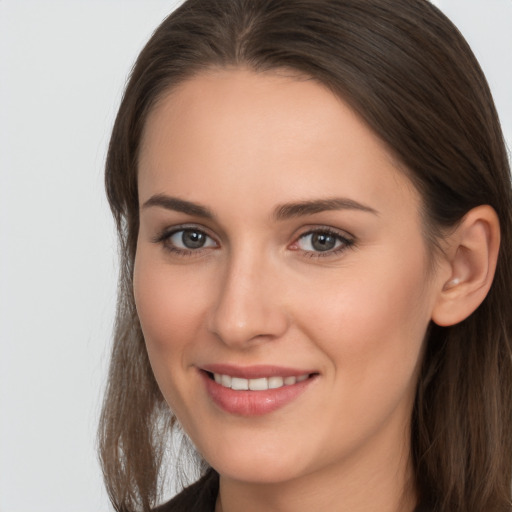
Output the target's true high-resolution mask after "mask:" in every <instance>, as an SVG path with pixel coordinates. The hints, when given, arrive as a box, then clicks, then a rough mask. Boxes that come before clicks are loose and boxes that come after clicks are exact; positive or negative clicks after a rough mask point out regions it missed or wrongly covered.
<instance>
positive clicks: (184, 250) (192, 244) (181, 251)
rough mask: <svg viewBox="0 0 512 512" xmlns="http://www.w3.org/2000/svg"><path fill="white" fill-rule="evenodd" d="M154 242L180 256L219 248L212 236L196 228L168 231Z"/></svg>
mask: <svg viewBox="0 0 512 512" xmlns="http://www.w3.org/2000/svg"><path fill="white" fill-rule="evenodd" d="M154 241H155V242H156V243H161V244H163V246H164V248H165V249H166V250H168V251H170V252H174V253H177V254H178V255H188V254H191V253H192V252H200V251H201V250H202V249H207V248H210V247H218V244H217V242H216V241H215V240H214V239H213V238H212V237H211V236H209V235H207V234H206V233H205V232H204V231H202V230H201V229H198V228H194V227H190V228H180V229H177V228H175V229H173V230H166V231H164V232H163V233H162V234H161V235H160V236H158V237H157V238H156V239H155V240H154Z"/></svg>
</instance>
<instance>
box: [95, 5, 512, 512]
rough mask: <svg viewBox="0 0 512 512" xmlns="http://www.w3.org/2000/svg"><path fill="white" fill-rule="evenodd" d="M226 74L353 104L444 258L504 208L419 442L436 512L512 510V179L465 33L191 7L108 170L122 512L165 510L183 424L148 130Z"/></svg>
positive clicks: (284, 11) (343, 13) (442, 365)
mask: <svg viewBox="0 0 512 512" xmlns="http://www.w3.org/2000/svg"><path fill="white" fill-rule="evenodd" d="M226 66H231V67H232V66H243V67H246V68H249V69H252V70H254V71H255V72H259V71H265V70H270V69H278V68H289V69H290V68H291V69H294V70H296V71H299V72H300V73H302V74H304V75H307V76H310V77H313V78H314V79H316V80H318V81H319V82H321V83H323V84H325V85H326V86H328V87H329V88H330V89H331V90H332V91H333V92H334V93H335V94H337V95H338V96H340V97H341V98H342V99H343V100H344V101H346V102H348V103H349V104H350V105H351V107H352V108H353V109H354V110H355V111H356V112H357V113H358V114H359V115H360V116H361V118H362V119H364V120H365V121H366V123H367V124H368V125H369V126H370V128H371V129H372V130H373V131H374V132H375V133H376V134H377V135H378V136H379V137H380V138H381V139H382V140H383V141H384V142H385V143H386V144H387V145H388V147H389V148H390V150H391V151H393V152H394V154H395V155H396V156H397V157H398V159H399V161H400V162H401V163H402V165H403V168H404V172H406V173H407V175H408V176H409V178H410V179H411V180H412V182H413V183H414V185H415V186H416V188H417V189H418V190H419V192H420V193H421V195H422V198H423V210H424V211H423V214H424V219H425V226H426V229H425V236H426V237H427V240H428V241H429V244H430V246H431V247H434V246H435V244H436V241H438V240H439V237H440V236H441V232H442V228H445V227H448V226H453V225H455V224H456V223H457V222H458V221H460V219H461V218H462V217H463V216H464V215H465V214H466V213H467V212H468V211H469V210H470V209H471V208H473V207H475V206H478V205H482V204H488V205H491V206H492V207H493V208H494V209H495V210H496V212H497V214H498V217H499V220H500V225H501V237H502V242H501V249H500V254H499V260H498V268H497V271H496V276H495V280H494V283H493V285H492V287H491V290H490V292H489V294H488V296H487V297H486V299H485V300H484V302H483V304H482V305H481V306H480V307H479V308H478V309H477V311H475V312H474V313H473V314H472V315H471V316H470V317H469V318H467V319H466V320H465V321H463V322H461V323H460V324H458V325H454V326H451V327H438V326H436V325H433V324H432V325H431V326H430V328H429V331H428V333H427V340H426V349H425V356H424V361H423V366H422V371H421V375H420V378H419V383H418V389H417V396H416V401H415V406H414V411H413V417H412V428H411V436H412V450H413V461H414V467H415V477H416V482H415V483H416V486H417V489H418V491H419V493H420V496H421V497H422V499H423V500H429V501H430V502H431V504H432V507H433V510H435V511H437V512H448V511H449V512H468V511H471V512H489V511H493V512H500V511H510V510H511V495H510V494H511V490H510V489H511V476H512V475H511V469H512V428H511V426H512V422H511V420H512V354H511V342H510V339H511V338H510V330H511V322H512V308H511V298H510V297H511V293H512V275H511V269H512V261H511V258H512V246H511V243H512V237H511V235H512V217H511V212H512V202H511V199H512V194H511V186H510V169H509V163H508V158H507V152H506V148H505V144H504V141H503V136H502V132H501V128H500V124H499V121H498V116H497V113H496V110H495V107H494V103H493V100H492V97H491V93H490V91H489V88H488V85H487V83H486V80H485V77H484V75H483V73H482V71H481V69H480V67H479V65H478V63H477V61H476V59H475V57H474V55H473V53H472V52H471V50H470V48H469V46H468V45H467V43H466V42H465V40H464V38H463V37H462V36H461V34H460V33H459V32H458V30H457V29H456V28H455V27H454V25H453V24H452V23H451V22H450V21H449V20H448V19H447V18H446V17H445V16H444V15H443V14H442V13H441V12H440V11H439V10H438V9H436V8H435V7H434V6H432V5H431V4H430V3H429V2H428V1H426V0H188V1H186V2H185V3H184V4H183V5H182V6H181V7H179V8H178V9H177V10H176V11H175V12H173V13H172V14H171V15H170V16H169V17H168V18H167V19H166V20H165V21H164V22H163V23H162V24H161V25H160V27H159V28H158V29H157V30H156V32H155V33H154V34H153V36H152V37H151V39H150V41H149V42H148V43H147V45H146V47H145V48H144V49H143V51H142V52H141V54H140V56H139V58H138V60H137V62H136V64H135V67H134V69H133V71H132V74H131V77H130V80H129V82H128V85H127V87H126V91H125V94H124V97H123V100H122V103H121V106H120V109H119V113H118V115H117V119H116V122H115V126H114V129H113V133H112V138H111V142H110V148H109V152H108V157H107V162H106V189H107V195H108V199H109V202H110V206H111V208H112V212H113V214H114V217H115V220H116V223H117V228H118V232H119V241H120V252H121V270H120V284H119V294H118V310H117V321H116V326H115V334H114V346H113V352H112V360H111V366H110V373H109V380H108V386H107V391H106V398H105V403H104V407H103V413H102V417H101V424H100V430H99V444H100V456H101V461H102V465H103V471H104V475H105V481H106V485H107V489H108V492H109V494H110V497H111V500H112V502H113V504H114V506H115V508H116V510H123V511H136V510H144V511H148V510H149V509H150V508H151V506H153V504H154V503H155V501H156V500H157V498H158V489H159V478H158V476H159V474H160V469H161V465H162V457H163V454H164V452H165V447H166V443H167V440H168V438H167V433H168V432H169V429H170V427H171V426H172V423H173V417H172V414H171V413H170V412H169V411H168V409H167V407H166V406H165V404H164V401H163V398H162V395H161V393H160V391H159V389H158V387H157V385H156V382H155V379H154V377H153V374H152V371H151V368H150V365H149V361H148V357H147V353H146V349H145V345H144V340H143V337H142V333H141V330H140V326H139V321H138V318H137V314H136V310H135V305H134V299H133V292H132V274H133V262H134V257H135V251H136V240H137V233H138V225H139V217H138V215H139V213H138V212H139V205H138V197H137V159H138V152H139V145H140V140H141V134H142V131H143V128H144V123H145V120H146V118H147V115H148V112H149V111H150V110H151V108H152V107H153V106H154V105H155V102H156V101H157V100H158V99H159V98H160V97H161V95H162V93H163V92H164V91H167V90H169V88H172V87H174V86H176V85H177V84H178V83H180V82H182V81H184V80H186V79H187V78H190V77H192V76H193V75H194V74H196V73H200V72H201V71H202V70H205V69H207V68H212V67H226Z"/></svg>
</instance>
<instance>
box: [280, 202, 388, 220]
mask: <svg viewBox="0 0 512 512" xmlns="http://www.w3.org/2000/svg"><path fill="white" fill-rule="evenodd" d="M332 210H359V211H362V212H367V213H372V214H374V215H378V214H379V212H378V211H377V210H375V209H373V208H370V207H369V206H366V205H364V204H361V203H358V202H357V201H354V200H353V199H348V198H344V197H334V198H330V199H318V200H312V201H301V202H298V203H287V204H283V205H280V206H278V207H277V208H276V209H275V210H274V214H273V216H272V217H273V218H274V219H275V220H286V219H290V218H292V217H301V216H303V215H313V214H315V213H321V212H325V211H332Z"/></svg>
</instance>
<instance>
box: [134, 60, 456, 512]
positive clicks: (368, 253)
mask: <svg viewBox="0 0 512 512" xmlns="http://www.w3.org/2000/svg"><path fill="white" fill-rule="evenodd" d="M157 195H167V196H172V197H174V198H179V199H181V200H184V201H190V202H193V203H195V204H199V205H202V206H203V207H204V208H207V209H208V210H209V211H210V212H211V214H212V217H211V218H205V217H204V216H201V215H198V214H197V212H196V213H194V212H189V213H184V212H179V211H175V210H172V209H168V208H166V207H164V206H162V205H158V204H153V205H151V204H148V201H150V200H151V198H152V197H155V196H157ZM332 198H344V199H348V200H350V201H352V202H357V203H358V204H360V205H364V207H365V208H366V210H367V211H365V210H364V209H359V208H353V207H350V208H347V207H343V208H338V209H334V210H326V211H319V212H316V213H311V212H310V213H307V214H304V215H294V216H291V217H289V218H280V219H276V218H275V215H274V213H275V210H276V208H279V207H280V206H281V205H283V204H287V203H296V202H304V201H317V200H325V199H332ZM139 199H140V204H141V211H140V231H139V238H138V245H137V254H136V260H135V270H134V291H135V300H136V304H137V310H138V314H139V318H140V321H141V325H142V329H143V333H144V337H145V340H146V344H147V350H148V354H149V358H150V361H151V365H152V368H153V371H154V373H155V377H156V379H157V381H158V384H159V386H160V388H161V390H162V392H163V395H164V397H165V399H166V400H167V402H168V404H169V406H170V407H171V409H172V410H173V412H174V413H175V414H176V416H177V417H178V419H179V421H180V423H181V424H182V426H183V428H184V429H185V431H186V432H187V433H188V435H189V436H190V437H191V439H192V441H193V442H194V444H195V445H196V447H197V449H198V450H199V452H200V453H201V454H202V455H203V456H204V457H205V459H206V460H207V461H208V462H209V463H210V464H211V465H212V466H213V467H214V468H215V469H216V470H217V471H218V472H219V473H220V475H221V480H220V498H219V502H218V504H217V510H223V511H224V512H234V511H236V510H244V511H248V512H252V511H262V510H272V511H282V512H286V511H294V512H297V511H302V510H304V511H306V510H308V511H311V510H322V511H327V512H329V511H340V510H347V511H348V510H350V511H351V512H358V511H361V512H362V511H365V512H371V511H379V512H391V511H409V512H410V511H412V510H413V509H414V506H415V504H416V501H417V498H416V494H415V489H414V486H413V485H412V484H411V473H412V472H411V461H410V446H409V436H410V417H411V410H412V405H413V400H414V393H415V386H416V383H417V376H418V370H419V365H420V362H421V356H422V349H423V341H424V337H425V332H426V329H427V327H428V325H429V322H430V321H431V318H432V314H433V311H434V309H435V307H436V304H437V302H438V298H439V295H440V293H441V292H442V290H443V285H444V283H445V282H446V280H447V277H449V276H448V275H447V273H446V272H445V273H444V274H442V273H436V274H433V273H432V272H430V270H429V269H430V265H429V263H430V261H429V255H428V254H429V253H428V251H427V247H426V243H425V240H424V237H423V235H422V221H421V218H420V213H419V212H420V205H421V200H420V197H419V196H418V193H417V192H416V190H415V189H414V187H413V186H412V185H411V183H410V182H409V180H408V178H407V177H406V176H405V175H404V174H403V173H401V172H400V171H399V170H398V169H397V164H396V162H395V161H394V160H393V157H392V155H391V153H390V151H389V150H388V149H387V148H386V146H385V145H384V144H383V143H382V142H381V141H380V139H378V138H377V137H376V136H375V135H374V134H373V132H371V131H370V130H369V129H368V127H367V126H366V125H365V124H364V123H363V122H362V121H361V120H360V119H359V118H358V116H357V115H355V114H354V113H353V111H352V110H351V109H350V108H349V107H348V106H347V105H346V104H345V103H344V102H343V101H341V100H340V99H339V98H337V97H336V96H334V95H333V94H332V93H331V92H329V91H328V90H327V89H326V88H324V87H323V86H322V85H320V84H318V83H317V82H315V81H313V80H306V79H301V78H299V77H297V76H293V75H290V74H289V73H286V72H284V71H283V72H272V73H259V74H256V73H254V72H251V71H248V70H243V69H230V70H216V71H210V72H208V73H203V74H200V75H198V76H196V77H194V78H192V79H190V80H189V81H187V82H185V83H183V84H181V85H180V86H179V87H178V88H176V89H174V90H173V91H171V92H169V94H167V95H166V96H164V97H163V98H162V99H161V100H160V102H159V103H158V104H157V106H156V107H155V108H154V110H153V111H152V113H151V114H150V116H149V118H148V121H147V124H146V127H145V132H144V136H143V141H142V150H141V154H140V160H139ZM153 202H155V201H154V200H153ZM350 205H351V203H349V206H350ZM345 206H347V205H345ZM352 206H353V205H352ZM183 224H185V225H186V227H187V228H192V229H194V230H196V231H197V230H199V231H201V232H203V233H205V234H206V235H208V238H206V240H207V242H206V244H205V246H204V247H202V248H200V249H196V250H190V251H188V252H185V253H176V252H175V251H173V248H175V245H173V243H178V244H179V243H180V240H181V238H180V234H178V235H175V236H173V237H172V238H170V237H169V236H167V238H166V237H165V235H166V234H167V235H168V234H169V232H170V231H172V229H175V230H177V229H180V227H181V226H182V225H183ZM312 229H315V230H319V231H322V230H323V232H325V229H329V230H331V231H333V232H335V233H336V235H335V236H338V235H340V236H341V237H344V238H346V239H349V240H350V241H351V242H352V244H351V245H350V246H346V247H344V245H343V243H342V242H341V239H336V240H337V242H336V243H337V245H339V247H342V248H343V247H344V249H343V250H340V251H336V250H333V251H325V252H321V253H320V252H319V251H315V250H314V247H313V246H312V245H311V237H310V236H308V235H307V233H309V232H311V230H312ZM340 244H341V245H340ZM441 274H442V275H441ZM211 363H229V364H235V365H238V366H247V365H255V364H273V365H280V366H286V367H293V368H300V369H305V370H307V371H309V370H314V371H315V372H317V373H318V376H317V378H316V379H315V380H314V382H312V383H311V384H310V385H309V386H308V387H307V389H306V390H305V391H304V393H302V394H301V395H300V396H299V397H297V398H296V399H295V400H293V401H292V402H291V403H289V404H287V405H286V406H284V407H282V408H280V409H278V410H276V411H274V412H272V413H270V414H265V415H262V416H257V417H245V416H239V415H233V414H228V413H226V412H225V411H223V410H222V409H220V408H219V407H218V406H216V405H215V404H214V403H213V402H212V400H211V399H210V397H209V395H208V393H207V392H206V390H205V386H204V382H203V379H202V378H201V376H200V374H199V372H198V368H201V367H202V366H203V365H205V364H211Z"/></svg>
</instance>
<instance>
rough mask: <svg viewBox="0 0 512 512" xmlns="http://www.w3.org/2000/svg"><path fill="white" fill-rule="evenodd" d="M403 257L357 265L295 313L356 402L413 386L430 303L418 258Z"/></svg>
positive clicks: (420, 254)
mask: <svg viewBox="0 0 512 512" xmlns="http://www.w3.org/2000/svg"><path fill="white" fill-rule="evenodd" d="M407 254H408V258H407V259H406V258H403V256H402V257H400V254H399V253H397V254H393V253H390V254H389V255H388V257H387V258H386V255H385V254H382V255H381V256H382V257H381V258H380V263H377V262H376V261H373V262H372V264H371V265H370V264H368V265H366V264H365V262H361V266H362V267H363V266H364V269H363V268H361V269H355V268H354V269H351V270H352V271H351V272H347V273H344V275H343V277H342V278H341V279H339V280H332V281H331V282H330V283H327V284H326V286H324V287H322V289H321V290H320V289H318V290H317V289H314V290H313V295H310V296H309V300H308V301H307V304H306V303H304V304H303V306H302V307H301V311H302V314H301V326H302V330H303V331H306V332H307V333H308V337H309V338H311V339H314V340H315V342H316V344H317V345H318V346H319V347H320V348H321V349H322V350H323V351H324V353H325V354H327V355H328V357H329V359H330V364H331V365H332V367H333V368H334V370H335V372H334V373H335V374H336V375H337V376H338V381H337V382H342V383H343V384H342V387H343V389H350V390H351V392H355V394H356V395H358V396H359V395H360V396H362V395H364V393H368V394H369V393H370V392H371V396H380V395H382V394H384V393H389V398H390V399H392V396H393V394H396V393H400V392H403V391H404V389H405V388H407V387H408V386H411V385H412V384H411V382H413V381H414V377H415V375H416V371H417V367H418V363H419V359H420V355H421V350H422V346H423V339H424V335H425V332H426V329H427V327H428V324H429V321H430V309H431V298H430V296H429V291H428V290H427V289H426V286H425V273H424V269H425V261H424V257H423V254H422V253H421V252H419V254H417V255H416V256H415V255H414V254H412V255H411V253H410V252H409V253H407ZM315 296H317V297H316V299H315V298H314V297H315ZM321 296H323V297H322V298H321ZM358 389H359V390H360V392H359V393H358V392H357V390H358ZM369 396H370V395H369ZM366 400H368V399H367V398H366Z"/></svg>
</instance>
